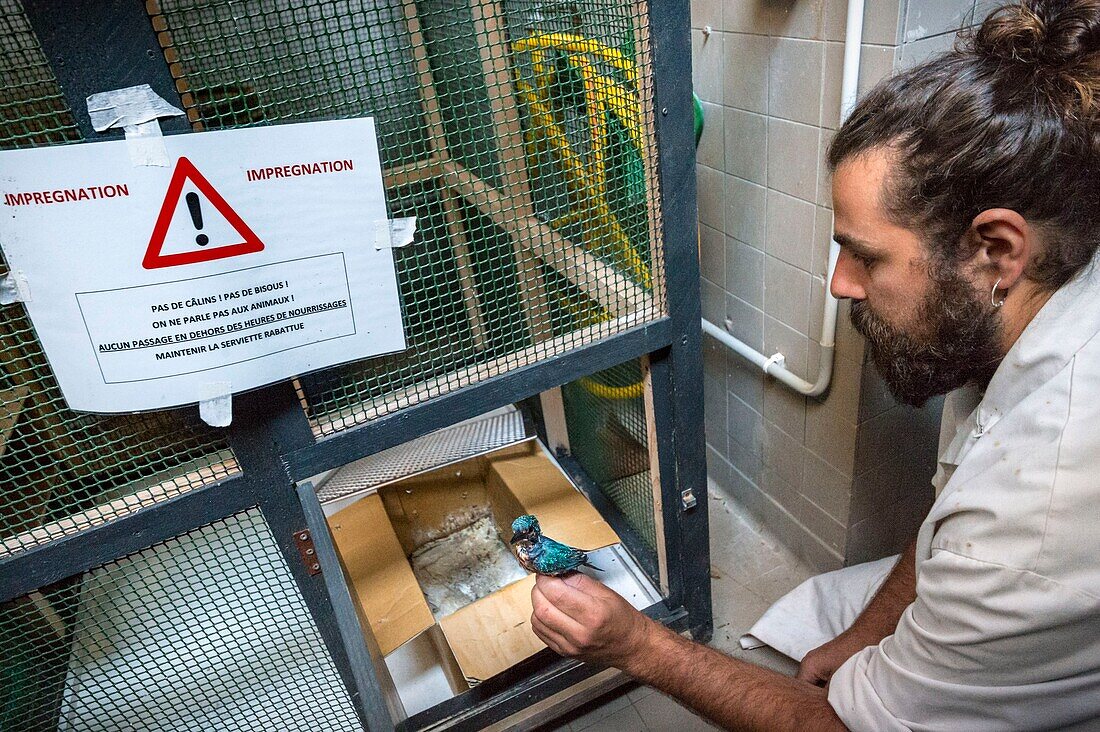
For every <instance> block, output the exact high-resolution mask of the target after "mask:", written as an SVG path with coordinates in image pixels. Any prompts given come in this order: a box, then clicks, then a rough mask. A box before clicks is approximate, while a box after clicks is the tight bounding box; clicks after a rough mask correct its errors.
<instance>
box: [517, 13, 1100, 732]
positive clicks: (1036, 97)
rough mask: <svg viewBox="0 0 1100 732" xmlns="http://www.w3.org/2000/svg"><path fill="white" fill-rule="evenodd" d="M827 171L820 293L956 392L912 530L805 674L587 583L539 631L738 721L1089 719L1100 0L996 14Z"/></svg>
mask: <svg viewBox="0 0 1100 732" xmlns="http://www.w3.org/2000/svg"><path fill="white" fill-rule="evenodd" d="M829 162H830V166H831V168H832V170H833V173H834V175H833V204H834V213H835V219H834V228H835V233H836V241H837V242H838V243H839V244H840V245H841V247H842V253H841V256H840V259H839V261H838V262H837V265H836V269H835V273H834V275H833V278H832V282H831V288H832V292H833V294H834V295H836V296H837V297H838V298H850V299H852V300H853V305H852V318H853V322H854V324H855V325H856V327H857V329H858V330H859V331H860V332H861V333H862V334H863V335H864V336H865V337H866V338H867V340H868V345H869V349H870V353H871V355H872V358H873V359H874V362H875V364H876V365H877V367H878V368H879V370H880V372H881V373H882V375H883V378H884V379H885V381H886V382H887V384H888V385H889V386H890V387H891V389H892V391H893V392H894V394H895V396H896V397H897V398H898V399H899V400H901V401H904V402H907V403H910V404H921V403H923V402H924V401H925V400H927V399H928V398H929V397H931V396H933V395H936V394H942V393H947V392H950V393H949V395H948V397H947V399H946V400H945V406H944V416H943V423H942V428H941V440H940V447H941V452H940V457H939V463H940V470H939V472H938V473H937V475H936V477H935V479H934V481H933V482H934V485H935V487H936V491H937V499H936V502H935V504H934V505H933V507H932V509H931V511H930V513H929V515H928V517H927V518H926V520H925V521H924V523H923V524H922V526H921V527H920V531H919V533H918V535H917V538H916V540H915V541H914V542H913V543H912V544H911V545H910V547H909V549H908V550H907V552H906V553H905V554H904V555H903V556H902V557H901V559H900V560H899V561H898V562H897V563H896V564H895V565H894V566H893V568H892V569H890V570H889V572H888V576H886V577H885V579H884V581H882V580H883V577H882V576H881V574H882V573H880V575H879V577H878V578H877V579H878V580H880V581H881V587H880V589H879V590H878V592H877V594H874V597H873V599H872V600H871V601H870V604H868V605H867V607H866V608H865V609H864V610H863V611H862V613H861V614H859V616H858V618H855V619H854V621H853V622H852V624H851V627H849V628H848V629H847V630H845V631H844V632H843V633H841V634H840V635H839V636H837V637H836V638H834V639H833V640H830V641H829V642H827V643H825V644H824V645H822V646H821V647H819V648H817V649H816V650H813V651H811V652H810V653H809V654H808V655H806V657H805V658H804V659H803V662H802V665H801V668H800V671H799V674H798V677H797V678H788V677H785V676H783V675H780V674H777V673H774V672H772V671H768V670H765V669H762V668H758V667H755V666H753V665H751V664H747V663H742V662H739V661H736V660H734V659H731V658H728V657H726V656H724V655H723V654H721V653H719V652H717V651H715V650H712V649H709V648H706V647H704V646H701V645H699V644H694V643H692V642H690V641H688V640H686V639H684V638H681V637H680V636H678V635H676V634H674V633H672V632H671V631H669V630H667V629H666V628H664V627H663V626H661V625H659V624H657V623H654V622H652V621H650V620H648V619H646V618H645V617H644V616H642V615H641V614H639V613H637V612H636V611H634V610H633V609H632V608H631V607H630V606H629V605H628V604H626V603H625V602H624V601H623V600H622V599H621V598H619V597H618V596H617V595H615V594H614V593H613V592H611V591H610V590H608V589H606V588H605V587H603V585H601V584H599V583H598V582H596V581H595V580H593V579H591V578H589V577H586V576H582V575H572V576H570V577H567V578H565V579H555V578H547V577H539V578H538V581H537V583H536V586H535V589H534V590H533V599H534V615H533V619H532V623H533V626H534V629H535V632H536V633H538V634H539V636H540V637H541V638H542V639H543V640H544V641H545V642H546V643H547V644H548V645H549V646H550V647H551V648H553V649H554V650H556V651H557V652H559V653H561V654H564V655H570V656H579V657H581V658H585V659H590V660H595V661H599V662H603V663H606V664H609V665H612V666H616V667H618V668H621V669H623V670H625V671H626V672H627V673H629V674H630V675H632V676H634V677H635V678H637V679H638V680H640V681H641V682H643V683H646V684H650V685H652V686H655V687H656V688H658V689H660V690H662V691H664V692H666V693H669V694H671V695H673V696H675V697H677V698H678V699H680V700H681V701H683V702H684V703H686V704H687V705H688V706H690V707H692V708H694V709H695V710H696V711H698V712H700V713H701V714H703V715H705V716H706V717H708V718H710V719H711V720H713V721H715V722H716V723H718V724H721V725H723V726H725V727H728V728H731V729H806V728H814V729H816V728H823V729H824V728H835V729H843V728H845V727H848V728H852V729H866V730H902V729H922V730H923V729H945V730H979V729H980V730H994V729H1026V730H1036V729H1098V728H1100V531H1097V529H1096V526H1095V524H1096V521H1097V518H1100V500H1098V499H1100V338H1097V335H1098V334H1100V268H1098V267H1097V266H1096V264H1095V259H1096V256H1097V250H1098V247H1100V200H1098V199H1100V0H1025V1H1023V2H1020V3H1017V4H1014V5H1010V6H1008V7H1006V8H1002V9H1001V10H999V11H997V12H996V13H994V14H993V15H991V16H990V17H989V18H988V19H987V20H986V21H985V22H984V23H983V24H982V26H981V27H980V28H979V29H978V30H977V31H976V32H974V33H973V34H971V35H970V36H969V37H967V38H965V39H963V40H962V41H961V42H960V44H959V47H958V48H957V49H956V50H954V51H952V52H949V53H947V54H944V55H942V56H940V57H937V58H935V59H932V60H930V61H928V62H926V63H924V64H923V65H921V66H918V67H915V68H913V69H911V70H909V71H907V72H905V73H903V74H900V75H898V76H896V77H893V78H891V79H888V80H886V81H884V82H883V83H882V84H880V85H879V86H878V87H876V88H875V89H874V90H873V91H872V92H871V93H870V94H869V95H868V96H867V97H866V98H865V99H864V100H863V101H862V102H861V103H860V104H859V105H858V107H857V108H856V110H855V111H854V112H853V113H852V115H851V117H850V118H849V119H848V120H847V121H846V122H845V123H844V125H843V126H842V128H841V130H839V132H838V133H837V136H836V138H835V140H834V142H833V144H832V147H831V149H830V153H829ZM845 571H847V570H841V572H845ZM864 574H865V575H866V574H867V573H864ZM872 574H873V573H872ZM849 620H853V619H849Z"/></svg>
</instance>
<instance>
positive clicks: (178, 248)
mask: <svg viewBox="0 0 1100 732" xmlns="http://www.w3.org/2000/svg"><path fill="white" fill-rule="evenodd" d="M185 184H186V185H187V186H188V187H189V188H193V189H194V190H189V191H188V192H187V193H186V194H184V185H185ZM204 201H205V204H206V211H207V216H206V217H204V216H203V202H204ZM184 202H186V204H187V205H186V206H185V207H181V204H182V203H184ZM181 208H184V209H185V211H186V214H185V215H183V216H179V215H178V212H179V210H180V209H181ZM212 213H213V214H215V215H216V216H217V217H218V218H217V219H215V218H214V216H211V214H212ZM181 219H184V221H182V222H181V223H178V224H177V225H176V226H175V227H173V226H172V222H173V221H179V220H181ZM188 219H189V222H190V227H189V226H188V221H187V220H188ZM215 220H217V221H220V222H224V223H225V224H228V227H226V226H218V225H216V224H215V223H214V222H215ZM169 232H173V233H174V236H173V237H172V239H171V241H172V244H171V245H170V246H169V248H168V250H167V251H165V242H166V240H168V237H169ZM215 232H216V233H215ZM211 233H214V238H213V239H211V236H210V234H211ZM263 248H264V245H263V242H261V241H260V240H259V238H258V237H257V236H256V235H255V234H253V233H252V230H251V229H249V228H248V225H247V224H245V223H244V221H242V220H241V217H240V216H238V215H237V212H236V211H234V210H233V207H232V206H230V205H229V204H228V203H226V202H225V199H224V198H222V197H221V195H219V194H218V192H217V191H216V190H215V189H214V186H212V185H210V182H209V181H207V180H206V178H204V177H203V175H202V173H200V172H199V171H198V170H196V169H195V166H194V165H193V164H192V163H191V161H190V160H188V159H187V158H182V157H181V158H180V159H179V160H177V161H176V169H175V170H174V171H173V172H172V180H171V181H169V183H168V193H167V194H166V195H165V196H164V205H163V206H161V209H160V216H158V217H157V223H156V226H155V227H154V228H153V236H152V238H151V239H150V240H149V248H148V249H147V250H146V252H145V259H144V260H142V263H141V264H142V266H143V267H145V269H155V268H157V267H172V266H176V265H180V264H195V263H196V262H209V261H212V260H214V259H222V258H223V257H236V256H238V255H241V254H251V253H252V252H260V251H263Z"/></svg>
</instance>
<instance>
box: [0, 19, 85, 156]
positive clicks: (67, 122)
mask: <svg viewBox="0 0 1100 732" xmlns="http://www.w3.org/2000/svg"><path fill="white" fill-rule="evenodd" d="M79 139H80V131H79V130H77V128H76V123H75V121H74V120H73V116H72V113H71V112H70V111H69V107H68V105H66V104H65V99H64V97H63V96H62V94H61V89H60V88H59V87H58V85H57V79H56V78H55V77H54V73H53V70H52V69H51V68H50V65H49V63H48V62H47V61H46V57H45V55H43V53H42V49H41V47H40V46H39V45H38V38H37V37H36V36H35V35H34V31H33V30H32V29H31V24H30V22H29V21H28V20H27V16H26V15H25V14H24V13H23V5H22V3H20V2H19V0H0V150H9V149H11V148H16V147H32V146H37V145H48V144H54V143H60V142H72V141H75V140H79Z"/></svg>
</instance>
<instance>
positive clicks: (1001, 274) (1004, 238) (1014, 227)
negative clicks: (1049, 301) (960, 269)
mask: <svg viewBox="0 0 1100 732" xmlns="http://www.w3.org/2000/svg"><path fill="white" fill-rule="evenodd" d="M970 235H971V237H973V242H974V245H975V252H974V256H973V258H972V259H971V262H972V263H973V264H975V265H976V266H977V267H978V268H979V269H980V270H982V271H987V272H989V273H990V276H991V277H992V280H991V282H992V281H996V280H997V279H1000V281H1001V283H1000V285H998V289H1000V290H1007V289H1009V288H1010V287H1012V286H1013V285H1015V284H1016V283H1017V282H1019V281H1020V278H1021V277H1023V275H1024V271H1025V270H1026V269H1027V265H1028V264H1029V263H1030V262H1031V259H1032V257H1033V256H1035V254H1036V251H1037V244H1038V242H1037V236H1038V234H1037V232H1036V230H1035V229H1034V228H1033V227H1032V226H1031V225H1030V224H1028V222H1027V220H1026V219H1024V217H1023V216H1021V215H1020V214H1018V213H1016V212H1015V211H1013V210H1011V209H1007V208H991V209H988V210H986V211H982V212H981V213H980V214H978V215H977V216H975V217H974V221H973V222H972V223H971V225H970Z"/></svg>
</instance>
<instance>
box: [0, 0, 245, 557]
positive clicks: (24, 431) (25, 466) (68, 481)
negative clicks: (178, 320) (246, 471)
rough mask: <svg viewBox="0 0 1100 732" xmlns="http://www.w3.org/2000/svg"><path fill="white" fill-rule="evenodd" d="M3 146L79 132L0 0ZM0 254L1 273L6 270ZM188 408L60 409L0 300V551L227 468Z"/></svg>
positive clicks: (57, 394)
mask: <svg viewBox="0 0 1100 732" xmlns="http://www.w3.org/2000/svg"><path fill="white" fill-rule="evenodd" d="M0 47H2V49H3V53H0V149H7V148H12V147H25V146H31V145H44V144H51V143H58V142H66V141H73V140H78V139H80V135H79V133H78V131H77V130H76V128H75V126H74V122H73V118H72V114H71V113H70V111H69V109H68V107H66V106H65V102H64V100H63V98H62V95H61V93H60V90H59V88H58V85H57V81H56V79H55V78H54V76H53V73H52V72H51V70H50V68H49V66H48V65H47V63H46V59H45V57H44V56H43V54H42V50H41V48H40V47H39V45H38V41H37V39H36V37H35V36H34V34H33V32H32V31H31V27H30V24H29V22H28V21H27V18H26V16H25V15H24V14H23V11H22V6H21V5H19V4H18V3H15V2H12V0H2V1H0ZM7 271H8V270H7V264H6V263H5V262H4V260H3V257H2V256H0V276H3V275H5V274H7ZM235 470H236V467H235V465H234V463H233V461H232V456H231V454H230V452H229V449H228V447H227V445H226V444H225V442H224V441H223V440H222V439H221V438H219V437H218V436H217V435H216V434H215V433H214V431H213V430H211V429H208V428H205V426H202V425H200V424H198V422H197V419H196V418H195V417H194V416H193V415H192V414H190V413H183V412H180V411H175V412H164V413H160V414H146V415H125V416H109V417H101V416H93V415H88V414H77V413H76V412H73V411H71V410H70V409H68V407H66V405H65V401H64V399H63V398H62V396H61V391H60V389H59V388H58V386H57V382H56V381H55V380H54V377H53V374H52V372H51V371H50V367H49V365H48V363H47V362H46V358H45V356H44V354H43V352H42V348H41V345H40V344H39V342H38V340H37V339H36V338H35V336H34V331H33V329H32V327H31V324H30V321H29V319H28V318H27V315H26V310H25V309H24V308H23V306H22V305H20V304H16V305H6V306H2V307H0V557H4V556H7V555H10V554H12V553H15V552H17V551H19V550H21V549H25V548H27V547H30V546H34V545H36V544H41V543H43V542H46V541H50V540H52V539H55V538H58V537H60V536H64V535H66V534H71V533H74V532H77V531H80V530H81V529H84V528H87V527H88V526H92V525H94V524H99V523H103V522H104V521H108V520H111V519H113V518H116V517H118V516H122V515H125V514H128V513H131V512H133V511H134V510H136V509H137V508H139V507H141V506H144V505H148V504H149V503H152V502H155V501H158V500H163V499H166V498H170V497H172V496H175V495H179V494H180V493H182V492H184V491H187V490H191V489H192V488H195V487H198V486H201V485H204V484H206V483H209V482H212V481H214V480H217V479H219V478H222V477H225V476H227V475H230V474H231V473H233V472H235Z"/></svg>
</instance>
